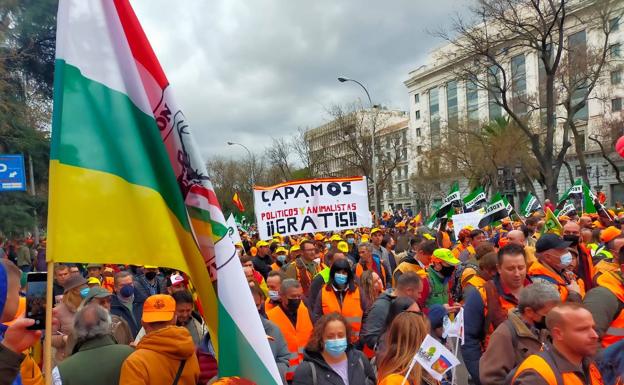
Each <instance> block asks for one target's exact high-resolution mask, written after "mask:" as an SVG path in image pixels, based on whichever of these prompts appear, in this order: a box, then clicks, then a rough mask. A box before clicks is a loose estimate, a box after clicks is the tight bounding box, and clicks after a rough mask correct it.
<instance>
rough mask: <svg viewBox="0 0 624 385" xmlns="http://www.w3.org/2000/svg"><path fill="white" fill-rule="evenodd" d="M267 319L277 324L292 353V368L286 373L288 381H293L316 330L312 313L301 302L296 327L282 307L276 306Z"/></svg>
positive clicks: (290, 358)
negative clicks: (304, 351) (313, 330)
mask: <svg viewBox="0 0 624 385" xmlns="http://www.w3.org/2000/svg"><path fill="white" fill-rule="evenodd" d="M267 317H268V318H269V319H270V320H271V321H273V322H275V324H276V325H277V326H278V327H279V328H280V330H281V331H282V334H283V335H284V338H285V339H286V344H287V345H288V351H289V352H290V357H289V362H290V367H289V368H288V371H287V372H286V379H287V380H288V381H292V379H293V377H294V375H295V369H297V366H298V365H299V364H300V363H301V362H302V361H303V349H304V348H305V346H306V345H307V344H308V340H309V339H310V336H311V335H312V329H314V327H313V326H312V321H311V320H310V313H308V308H307V307H306V306H305V305H304V304H303V302H301V304H300V305H299V309H297V325H296V326H293V324H292V322H290V319H289V318H288V316H287V315H286V314H285V313H284V311H283V310H282V308H281V307H280V306H276V307H274V308H273V309H271V310H270V311H268V312H267Z"/></svg>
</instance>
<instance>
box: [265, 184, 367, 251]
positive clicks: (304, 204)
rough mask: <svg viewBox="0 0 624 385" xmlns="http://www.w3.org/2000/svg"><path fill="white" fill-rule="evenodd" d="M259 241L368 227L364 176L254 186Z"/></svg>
mask: <svg viewBox="0 0 624 385" xmlns="http://www.w3.org/2000/svg"><path fill="white" fill-rule="evenodd" d="M254 208H255V212H256V223H257V224H258V233H259V235H260V239H263V240H266V239H269V238H271V237H272V236H273V234H274V233H280V234H282V235H292V234H302V233H314V232H320V231H341V230H346V229H354V228H357V227H371V226H372V220H371V215H370V212H369V210H368V187H367V184H366V178H365V177H363V176H357V177H349V178H323V179H310V180H303V181H290V182H284V183H281V184H278V185H275V186H270V187H261V186H254Z"/></svg>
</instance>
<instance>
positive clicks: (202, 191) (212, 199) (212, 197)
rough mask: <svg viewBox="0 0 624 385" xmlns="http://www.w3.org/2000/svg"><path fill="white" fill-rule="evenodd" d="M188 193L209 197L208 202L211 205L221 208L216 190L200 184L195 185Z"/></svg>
mask: <svg viewBox="0 0 624 385" xmlns="http://www.w3.org/2000/svg"><path fill="white" fill-rule="evenodd" d="M188 193H189V194H197V195H201V196H203V197H204V198H206V199H208V203H210V204H211V205H213V206H215V207H218V208H219V210H221V206H220V205H219V200H218V199H217V195H216V194H215V193H214V191H212V190H210V189H207V188H205V187H202V186H199V185H193V186H192V187H191V189H190V190H189V192H188Z"/></svg>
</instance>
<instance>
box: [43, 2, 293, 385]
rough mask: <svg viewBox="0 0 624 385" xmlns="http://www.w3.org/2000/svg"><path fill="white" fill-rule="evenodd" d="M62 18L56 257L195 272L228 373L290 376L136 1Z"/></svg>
mask: <svg viewBox="0 0 624 385" xmlns="http://www.w3.org/2000/svg"><path fill="white" fill-rule="evenodd" d="M57 23H58V26H57V46H56V65H55V74H54V116H53V125H52V145H51V154H50V199H49V215H48V242H49V243H48V253H47V258H48V261H49V262H61V261H62V262H96V263H117V264H150V265H157V266H163V267H168V268H173V269H179V270H182V271H184V272H186V273H188V274H189V275H190V276H191V279H192V281H193V284H194V286H195V287H196V288H197V292H198V294H199V296H200V299H201V302H202V305H203V306H202V307H203V309H204V310H205V316H206V321H207V324H208V326H209V329H210V332H211V334H212V335H213V339H212V341H213V344H216V347H217V350H218V355H219V372H220V375H222V376H233V375H238V376H241V377H246V378H250V379H253V380H254V381H255V382H257V383H258V384H270V385H276V384H278V383H281V381H280V376H279V372H278V370H277V366H276V364H275V360H274V359H273V355H272V353H271V350H270V347H269V344H268V341H267V338H266V335H265V333H264V329H263V327H262V323H261V321H260V318H259V315H258V312H257V310H256V308H255V306H254V303H253V300H252V297H251V293H250V291H249V287H248V285H247V282H246V280H245V278H244V275H243V272H242V268H241V265H240V263H238V259H237V258H236V254H235V249H234V245H233V243H232V241H231V239H230V237H228V236H227V230H228V228H227V226H226V221H225V218H224V217H223V213H222V212H221V208H220V206H219V203H218V202H217V199H216V195H215V193H214V190H213V188H212V183H211V182H210V180H209V179H208V177H207V172H206V169H205V166H204V164H205V163H204V162H203V160H202V158H201V157H200V156H199V152H198V150H197V147H196V145H195V143H194V141H193V138H192V135H191V130H190V128H189V125H188V123H187V121H186V118H185V116H184V114H183V112H182V111H181V110H180V109H179V108H178V106H177V104H176V102H175V100H174V99H173V97H172V94H171V87H169V81H168V80H167V77H166V76H165V74H164V72H163V70H162V68H161V66H160V64H159V62H158V60H157V58H156V56H155V54H154V52H153V51H152V48H151V46H150V44H149V42H148V40H147V38H146V36H145V34H144V32H143V30H142V28H141V25H140V23H139V21H138V19H137V18H136V15H135V14H134V12H133V10H132V8H131V6H130V3H129V1H128V0H90V1H85V0H61V1H60V3H59V11H58V18H57ZM217 278H218V280H217ZM215 280H216V282H217V285H218V292H219V297H218V298H217V297H216V295H215V290H214V287H213V282H214V281H215ZM217 335H218V338H216V337H217ZM218 341H221V343H219V344H217V342H218ZM224 341H227V343H224Z"/></svg>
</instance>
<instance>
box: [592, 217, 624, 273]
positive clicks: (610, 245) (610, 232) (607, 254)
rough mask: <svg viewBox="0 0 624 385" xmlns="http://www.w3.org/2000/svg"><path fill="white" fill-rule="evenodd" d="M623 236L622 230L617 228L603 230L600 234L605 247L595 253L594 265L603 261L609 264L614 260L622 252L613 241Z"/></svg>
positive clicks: (611, 227)
mask: <svg viewBox="0 0 624 385" xmlns="http://www.w3.org/2000/svg"><path fill="white" fill-rule="evenodd" d="M621 236H622V230H620V229H618V228H617V227H615V226H609V227H607V228H606V229H604V230H602V232H601V233H600V241H601V242H602V243H603V246H601V247H599V248H598V250H596V252H595V253H594V258H593V259H594V264H598V262H600V261H602V260H603V259H606V260H608V262H610V261H612V260H613V256H614V255H617V253H618V252H619V251H620V250H619V248H616V247H615V245H614V242H613V241H614V240H615V239H617V238H618V237H621Z"/></svg>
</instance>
